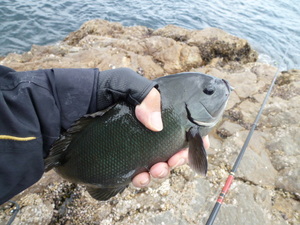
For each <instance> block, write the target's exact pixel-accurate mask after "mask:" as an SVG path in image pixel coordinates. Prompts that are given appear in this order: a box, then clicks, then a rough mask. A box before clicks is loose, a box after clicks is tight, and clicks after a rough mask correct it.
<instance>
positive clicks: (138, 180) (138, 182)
mask: <svg viewBox="0 0 300 225" xmlns="http://www.w3.org/2000/svg"><path fill="white" fill-rule="evenodd" d="M150 180H151V179H150V174H149V173H148V172H143V173H140V174H138V175H136V176H135V177H134V178H133V179H132V184H133V185H134V186H135V187H139V188H142V187H146V186H147V185H148V184H149V183H150Z"/></svg>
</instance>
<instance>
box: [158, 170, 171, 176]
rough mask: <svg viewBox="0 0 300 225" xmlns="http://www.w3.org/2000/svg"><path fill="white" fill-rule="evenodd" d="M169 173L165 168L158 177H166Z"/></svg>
mask: <svg viewBox="0 0 300 225" xmlns="http://www.w3.org/2000/svg"><path fill="white" fill-rule="evenodd" d="M168 173H169V171H168V169H167V168H165V169H163V170H162V171H161V172H160V174H159V175H158V177H159V178H163V177H166V176H167V175H168Z"/></svg>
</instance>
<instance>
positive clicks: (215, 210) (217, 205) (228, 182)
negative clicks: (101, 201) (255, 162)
mask: <svg viewBox="0 0 300 225" xmlns="http://www.w3.org/2000/svg"><path fill="white" fill-rule="evenodd" d="M279 68H280V67H279V66H278V68H277V71H276V72H275V75H274V78H273V80H272V83H271V86H270V87H269V90H268V92H267V94H266V96H265V99H264V101H263V103H262V105H261V107H260V110H259V112H258V114H257V116H256V118H255V120H254V123H253V124H252V127H251V130H250V131H249V133H248V136H247V138H246V141H245V143H244V145H243V147H242V149H241V151H240V153H239V155H238V157H237V159H236V160H235V163H234V165H233V167H232V169H231V171H230V174H229V176H228V177H227V180H226V182H225V185H224V186H223V188H222V191H221V193H220V195H219V197H218V199H217V201H216V203H215V206H214V208H213V210H212V211H211V213H210V215H209V218H208V220H207V222H206V225H212V224H213V223H214V221H215V219H216V217H217V214H218V212H219V210H220V208H221V206H222V203H223V201H224V198H225V196H226V194H227V192H228V190H229V188H230V186H231V184H232V182H233V180H234V176H235V172H236V170H237V168H238V166H239V165H240V163H241V161H242V158H243V156H244V153H245V151H246V148H247V146H248V144H249V141H250V139H251V137H252V134H253V132H254V130H255V128H256V126H257V123H258V121H259V119H260V116H261V114H262V111H263V109H264V107H265V105H266V102H267V100H268V98H269V96H270V94H271V91H272V89H273V87H274V85H275V81H276V79H277V77H278V74H279Z"/></svg>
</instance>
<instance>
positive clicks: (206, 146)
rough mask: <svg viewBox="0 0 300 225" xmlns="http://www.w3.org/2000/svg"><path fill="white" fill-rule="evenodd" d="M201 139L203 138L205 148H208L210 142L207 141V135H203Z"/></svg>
mask: <svg viewBox="0 0 300 225" xmlns="http://www.w3.org/2000/svg"><path fill="white" fill-rule="evenodd" d="M202 140H203V144H204V148H205V149H209V147H210V142H209V138H208V135H206V136H204V137H203V138H202Z"/></svg>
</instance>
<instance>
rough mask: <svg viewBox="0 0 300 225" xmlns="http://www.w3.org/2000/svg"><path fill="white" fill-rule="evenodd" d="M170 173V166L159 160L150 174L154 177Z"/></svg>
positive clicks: (165, 175)
mask: <svg viewBox="0 0 300 225" xmlns="http://www.w3.org/2000/svg"><path fill="white" fill-rule="evenodd" d="M169 173H170V168H169V166H168V164H167V163H165V162H159V163H156V164H154V165H153V166H152V167H151V169H150V174H151V176H152V177H154V178H164V177H167V176H168V175H169Z"/></svg>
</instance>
